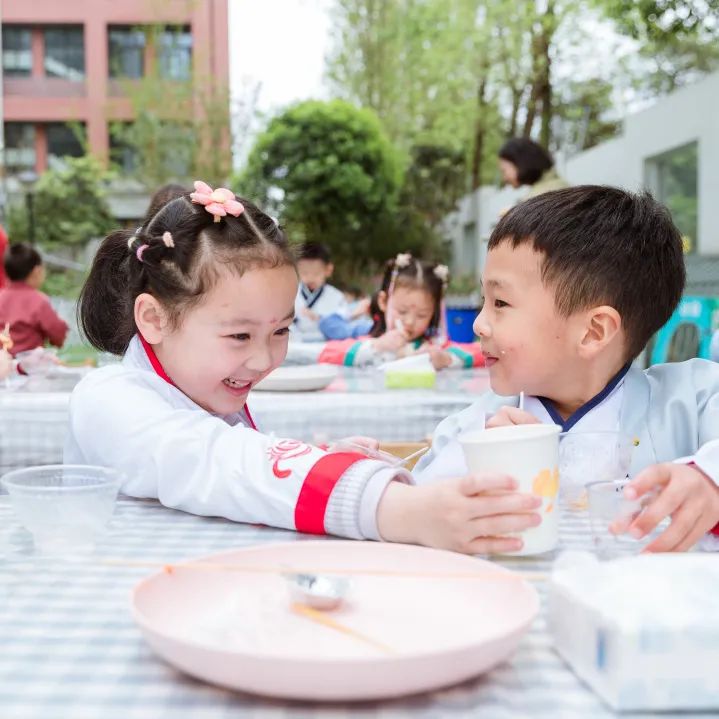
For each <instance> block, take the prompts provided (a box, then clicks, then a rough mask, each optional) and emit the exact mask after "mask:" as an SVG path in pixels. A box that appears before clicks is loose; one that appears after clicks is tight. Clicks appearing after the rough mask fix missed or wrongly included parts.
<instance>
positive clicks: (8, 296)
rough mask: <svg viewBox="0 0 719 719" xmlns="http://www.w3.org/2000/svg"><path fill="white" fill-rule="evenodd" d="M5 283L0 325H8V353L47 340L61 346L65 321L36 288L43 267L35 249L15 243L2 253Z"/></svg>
mask: <svg viewBox="0 0 719 719" xmlns="http://www.w3.org/2000/svg"><path fill="white" fill-rule="evenodd" d="M5 274H6V275H7V278H8V284H7V286H6V287H5V288H4V289H2V290H0V327H4V326H5V325H6V324H9V325H10V336H11V338H12V342H13V345H12V348H11V350H10V352H11V354H12V355H13V356H14V355H17V354H18V353H19V352H24V351H25V350H31V349H35V347H42V346H43V344H44V343H45V341H46V340H47V341H48V342H50V344H52V345H55V346H56V347H62V344H63V342H64V341H65V336H66V335H67V329H68V328H67V325H66V324H65V322H64V321H63V320H62V319H61V318H60V317H59V316H58V315H57V313H56V312H55V310H53V308H52V306H51V305H50V300H49V299H48V298H47V295H44V294H43V293H42V292H40V290H39V288H40V286H41V285H42V283H43V282H44V281H45V267H44V265H43V264H42V258H41V257H40V254H39V253H38V251H37V250H35V249H34V248H33V247H30V246H29V245H25V244H22V243H15V244H12V245H10V247H9V248H8V250H7V252H6V253H5Z"/></svg>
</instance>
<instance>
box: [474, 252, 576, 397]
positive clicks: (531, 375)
mask: <svg viewBox="0 0 719 719" xmlns="http://www.w3.org/2000/svg"><path fill="white" fill-rule="evenodd" d="M542 260H543V255H542V254H541V253H540V252H537V251H535V250H534V248H533V247H532V243H531V242H526V243H523V244H521V245H519V246H518V247H516V248H513V247H512V243H511V242H509V241H504V242H501V243H500V244H499V245H498V246H496V247H495V248H493V249H492V250H490V251H489V253H488V254H487V260H486V263H485V266H484V273H483V278H482V279H483V284H484V306H483V308H482V311H481V312H480V314H479V315H478V317H477V319H476V320H475V322H474V331H475V333H476V334H477V335H478V336H479V338H480V341H481V344H482V352H483V353H484V355H485V358H486V363H487V367H488V368H489V376H490V383H491V386H492V390H493V391H494V392H495V393H497V394H499V395H515V394H519V393H520V392H522V391H523V392H526V393H527V394H530V395H534V396H542V397H549V398H555V397H558V396H560V395H561V394H563V390H564V389H566V387H567V382H568V381H571V378H572V376H573V375H575V374H576V368H577V367H578V366H579V359H580V358H579V352H578V346H579V344H580V343H581V338H582V337H583V336H584V334H585V317H584V313H581V312H580V313H575V314H573V315H570V316H569V317H562V316H561V315H560V314H559V313H558V312H557V310H556V307H555V302H554V292H553V290H552V288H551V287H550V286H547V285H545V284H544V283H543V282H542V276H541V269H542Z"/></svg>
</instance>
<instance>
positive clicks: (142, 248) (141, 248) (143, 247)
mask: <svg viewBox="0 0 719 719" xmlns="http://www.w3.org/2000/svg"><path fill="white" fill-rule="evenodd" d="M149 246H150V245H140V246H139V247H138V248H137V251H136V252H135V255H136V257H137V259H138V260H140V262H142V253H143V252H144V251H145V250H146V249H147V248H148V247H149Z"/></svg>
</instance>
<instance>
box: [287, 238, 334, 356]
mask: <svg viewBox="0 0 719 719" xmlns="http://www.w3.org/2000/svg"><path fill="white" fill-rule="evenodd" d="M297 257H298V259H297V271H298V273H299V275H300V286H299V288H298V290H297V299H296V300H295V321H294V325H293V329H294V330H295V331H296V332H297V334H298V335H299V338H298V339H301V340H303V341H305V342H316V341H322V340H324V339H326V338H325V336H324V335H323V334H322V332H321V330H320V326H319V323H320V320H321V319H322V318H323V317H326V316H327V315H331V314H339V315H341V316H342V317H344V316H345V312H346V309H347V301H346V300H345V296H344V295H343V294H342V292H340V291H339V290H338V289H337V288H336V287H333V286H332V285H330V284H328V283H327V280H329V278H330V277H332V273H333V272H334V265H333V264H332V262H331V260H330V253H329V250H328V249H327V248H326V247H325V246H324V245H322V244H320V243H319V242H305V243H304V244H303V245H301V246H300V248H299V250H298V255H297Z"/></svg>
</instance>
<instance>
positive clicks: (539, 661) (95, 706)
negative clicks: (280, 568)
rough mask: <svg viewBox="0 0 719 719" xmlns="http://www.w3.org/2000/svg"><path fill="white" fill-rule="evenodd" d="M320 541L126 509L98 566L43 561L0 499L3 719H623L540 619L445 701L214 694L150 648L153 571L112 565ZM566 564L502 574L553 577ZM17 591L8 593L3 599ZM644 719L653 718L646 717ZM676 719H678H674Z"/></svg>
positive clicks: (140, 507) (130, 505)
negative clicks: (137, 607)
mask: <svg viewBox="0 0 719 719" xmlns="http://www.w3.org/2000/svg"><path fill="white" fill-rule="evenodd" d="M307 538H308V536H307V535H301V534H297V533H294V532H288V531H283V530H276V529H270V528H264V527H257V526H250V525H243V524H235V523H232V522H229V521H226V520H223V519H216V518H206V517H198V516H194V515H191V514H185V513H183V512H178V511H174V510H170V509H166V508H164V507H162V506H161V505H159V504H158V503H157V502H155V501H153V500H132V499H121V500H119V501H118V505H117V508H116V511H115V517H114V518H113V521H112V524H111V527H110V531H109V534H108V535H107V536H106V537H105V538H104V539H103V540H102V541H101V542H100V543H99V544H98V545H97V547H96V548H95V550H94V551H93V553H92V554H90V555H88V556H87V557H85V558H84V559H79V558H76V559H74V560H72V559H68V560H62V559H52V558H42V557H38V556H36V555H34V554H33V550H32V545H31V540H30V538H29V534H28V533H27V532H26V531H25V530H24V529H22V528H21V527H20V525H19V524H18V523H17V522H16V520H15V518H14V515H13V512H12V509H11V507H10V505H9V501H8V497H7V496H2V497H0V637H1V640H0V641H1V642H2V651H1V652H0V716H2V717H3V719H21V718H25V717H43V718H47V719H64V718H66V717H67V718H68V719H100V718H101V719H163V718H164V717H167V718H172V719H185V718H189V717H194V718H197V719H220V718H222V717H228V718H229V717H265V718H268V719H269V718H277V717H297V718H298V719H299V718H301V717H302V718H304V717H313V716H317V717H328V718H329V717H332V718H333V719H334V718H335V717H348V716H352V717H377V718H379V717H382V719H391V718H394V717H396V718H400V717H402V718H404V717H406V718H407V719H410V718H411V719H417V718H419V719H421V718H426V719H430V718H432V719H435V718H443V717H490V718H491V719H495V718H497V719H504V718H505V717H517V718H518V719H519V718H520V717H521V718H522V719H525V718H526V717H530V716H531V717H534V718H536V717H546V718H547V719H550V718H551V719H561V718H563V717H566V718H568V719H570V718H571V719H574V718H576V717H582V719H586V718H593V717H607V716H613V714H612V712H611V711H610V710H608V709H607V708H606V707H605V706H604V705H603V704H602V702H601V701H600V700H599V698H598V697H596V696H595V695H594V694H593V693H592V692H591V691H590V690H589V689H587V688H586V687H585V686H584V685H583V684H582V683H581V682H580V681H579V679H577V677H576V676H575V675H574V674H573V673H572V672H571V671H570V670H569V669H568V668H567V667H566V665H565V664H564V663H563V662H562V660H561V659H560V658H559V656H558V655H557V654H556V653H555V652H554V651H553V649H552V640H551V638H550V636H549V634H548V632H547V625H546V610H545V594H546V582H539V583H538V584H537V588H538V590H539V593H540V595H541V598H542V609H541V612H540V615H539V616H538V617H537V618H536V620H535V621H534V624H533V625H532V627H531V629H530V631H529V632H528V634H527V635H525V637H524V638H523V639H522V641H521V643H520V645H519V648H518V650H517V652H516V653H515V654H514V655H512V656H511V657H510V658H509V660H508V661H505V662H504V663H502V664H501V665H499V666H497V667H496V668H495V669H493V670H492V671H490V672H489V673H487V674H485V675H483V676H481V677H478V678H475V679H472V680H470V681H467V682H464V683H463V684H461V685H459V686H454V687H450V688H446V689H442V690H440V691H435V692H431V693H427V694H421V695H415V696H411V697H408V698H399V699H395V700H392V701H385V702H377V703H375V702H372V703H370V702H366V703H360V704H337V703H335V704H331V705H322V704H312V703H308V702H302V703H293V702H288V701H275V700H271V699H264V698H259V697H256V696H251V695H248V694H242V693H236V692H232V691H229V690H225V689H221V688H218V687H214V686H211V685H208V684H205V683H202V682H200V681H197V680H194V679H192V678H190V677H188V676H185V675H183V674H181V673H180V672H179V671H177V670H175V669H174V668H173V667H171V666H169V665H168V664H166V663H165V662H163V661H162V660H161V659H159V658H158V657H157V656H156V655H155V654H153V652H152V651H151V650H150V648H149V647H148V645H147V644H146V643H145V641H144V640H143V638H142V636H141V634H140V630H139V629H138V627H137V626H136V625H135V624H134V622H133V619H132V616H131V613H130V592H131V590H132V588H133V587H134V586H135V584H137V583H138V582H139V581H140V580H141V579H143V578H144V577H145V576H147V575H149V574H151V573H152V570H151V569H147V568H141V567H140V568H138V567H130V566H108V565H103V564H100V561H101V560H103V559H110V558H123V559H128V560H141V561H143V562H155V561H156V562H158V563H160V564H163V563H174V562H179V561H182V560H185V559H189V558H196V557H202V556H204V555H208V554H213V553H217V552H221V551H224V550H229V549H235V548H238V547H242V546H247V545H256V544H262V543H267V542H277V541H299V540H302V539H307ZM589 544H590V539H589V529H588V527H587V521H586V519H585V517H584V516H583V515H581V514H575V513H568V514H565V516H563V518H562V523H561V548H565V549H566V548H571V549H589ZM552 559H553V556H547V557H544V558H541V559H540V558H529V557H527V558H520V557H516V558H511V559H510V558H507V559H501V560H498V561H499V563H500V564H502V565H504V566H506V567H509V568H514V569H522V570H526V571H535V572H546V571H548V570H549V568H550V565H551V561H552ZM3 593H4V594H3ZM642 716H647V715H646V714H645V715H642ZM662 716H663V717H666V716H668V715H666V714H665V715H662Z"/></svg>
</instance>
